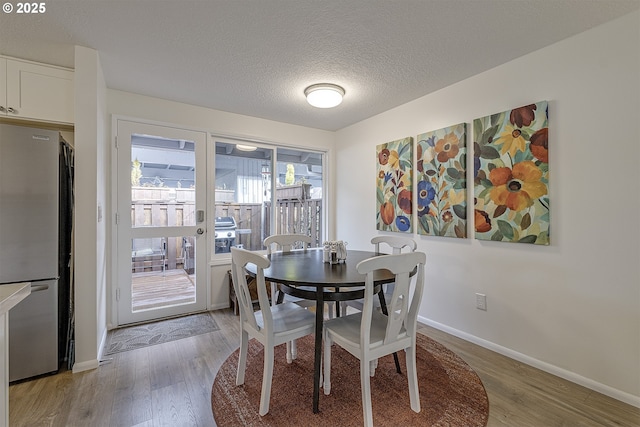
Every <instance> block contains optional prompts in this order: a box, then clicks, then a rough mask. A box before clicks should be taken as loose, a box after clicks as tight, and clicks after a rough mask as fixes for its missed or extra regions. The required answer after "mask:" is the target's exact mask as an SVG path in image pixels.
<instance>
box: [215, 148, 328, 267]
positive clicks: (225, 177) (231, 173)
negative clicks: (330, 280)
mask: <svg viewBox="0 0 640 427" xmlns="http://www.w3.org/2000/svg"><path fill="white" fill-rule="evenodd" d="M323 158H324V154H323V153H321V152H313V151H306V150H300V149H296V148H289V147H287V148H285V147H276V146H269V145H262V144H260V145H256V144H255V143H253V142H251V143H249V142H246V143H241V142H235V141H224V140H221V139H217V140H216V142H215V178H214V181H215V183H214V184H215V187H214V188H215V197H214V207H213V209H214V211H215V217H216V219H215V241H214V248H213V253H214V254H224V253H228V252H230V251H231V247H233V246H238V247H243V248H245V249H249V250H261V249H264V246H263V245H262V242H263V241H264V239H265V237H267V236H269V235H271V234H276V233H278V234H291V233H301V234H306V235H309V236H311V237H312V241H313V242H312V247H319V246H321V245H322V242H323V240H324V235H323V233H324V223H323V218H324V215H323V203H322V201H323V200H322V197H323V187H324V182H323ZM214 256H215V255H214Z"/></svg>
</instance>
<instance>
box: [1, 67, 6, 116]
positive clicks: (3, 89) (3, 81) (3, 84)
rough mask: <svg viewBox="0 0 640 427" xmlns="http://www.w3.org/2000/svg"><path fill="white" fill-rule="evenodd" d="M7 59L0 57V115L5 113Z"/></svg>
mask: <svg viewBox="0 0 640 427" xmlns="http://www.w3.org/2000/svg"><path fill="white" fill-rule="evenodd" d="M6 100H7V60H6V59H4V58H0V116H5V115H7V102H6Z"/></svg>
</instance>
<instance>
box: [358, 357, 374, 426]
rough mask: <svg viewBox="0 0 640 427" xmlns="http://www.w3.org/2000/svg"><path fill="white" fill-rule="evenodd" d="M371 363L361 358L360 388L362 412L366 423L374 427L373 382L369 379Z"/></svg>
mask: <svg viewBox="0 0 640 427" xmlns="http://www.w3.org/2000/svg"><path fill="white" fill-rule="evenodd" d="M369 363H370V362H367V361H364V360H360V388H361V389H362V412H363V415H364V425H365V426H368V427H373V409H372V407H371V382H370V380H369V376H370V374H369Z"/></svg>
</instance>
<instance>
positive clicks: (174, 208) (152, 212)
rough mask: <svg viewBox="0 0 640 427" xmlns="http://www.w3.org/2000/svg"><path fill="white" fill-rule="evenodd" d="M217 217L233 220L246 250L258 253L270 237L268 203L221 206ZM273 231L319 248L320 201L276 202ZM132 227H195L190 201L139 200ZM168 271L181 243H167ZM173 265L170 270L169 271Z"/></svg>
mask: <svg viewBox="0 0 640 427" xmlns="http://www.w3.org/2000/svg"><path fill="white" fill-rule="evenodd" d="M214 215H215V216H216V217H224V216H230V217H233V218H234V219H235V220H236V223H237V225H238V229H237V230H236V244H240V245H243V246H244V248H245V249H249V250H260V249H263V248H264V247H263V246H262V241H263V240H264V238H265V237H266V236H269V235H271V234H272V233H271V227H270V224H271V202H266V203H264V204H261V203H220V204H216V205H215V212H214ZM275 219H276V221H275V223H276V230H275V233H278V234H291V233H301V234H306V235H309V236H311V238H312V243H311V247H318V246H322V236H323V234H322V232H323V230H322V223H323V221H322V200H319V199H307V200H280V201H277V202H276V218H275ZM131 224H132V226H134V227H142V226H147V227H148V226H152V227H166V226H182V225H195V207H194V204H193V202H192V201H188V200H187V201H184V202H167V201H166V200H148V199H147V200H141V201H136V202H133V203H132V204H131ZM167 244H168V247H167V259H168V261H167V262H168V264H169V268H175V263H176V262H178V263H180V261H181V257H182V256H183V247H182V240H181V239H180V238H172V239H169V241H168V242H167ZM172 265H173V267H172Z"/></svg>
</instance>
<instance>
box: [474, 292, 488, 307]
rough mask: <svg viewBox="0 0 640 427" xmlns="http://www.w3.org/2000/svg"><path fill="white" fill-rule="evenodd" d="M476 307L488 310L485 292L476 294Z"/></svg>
mask: <svg viewBox="0 0 640 427" xmlns="http://www.w3.org/2000/svg"><path fill="white" fill-rule="evenodd" d="M476 308H477V309H478V310H484V311H487V296H486V295H485V294H476Z"/></svg>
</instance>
